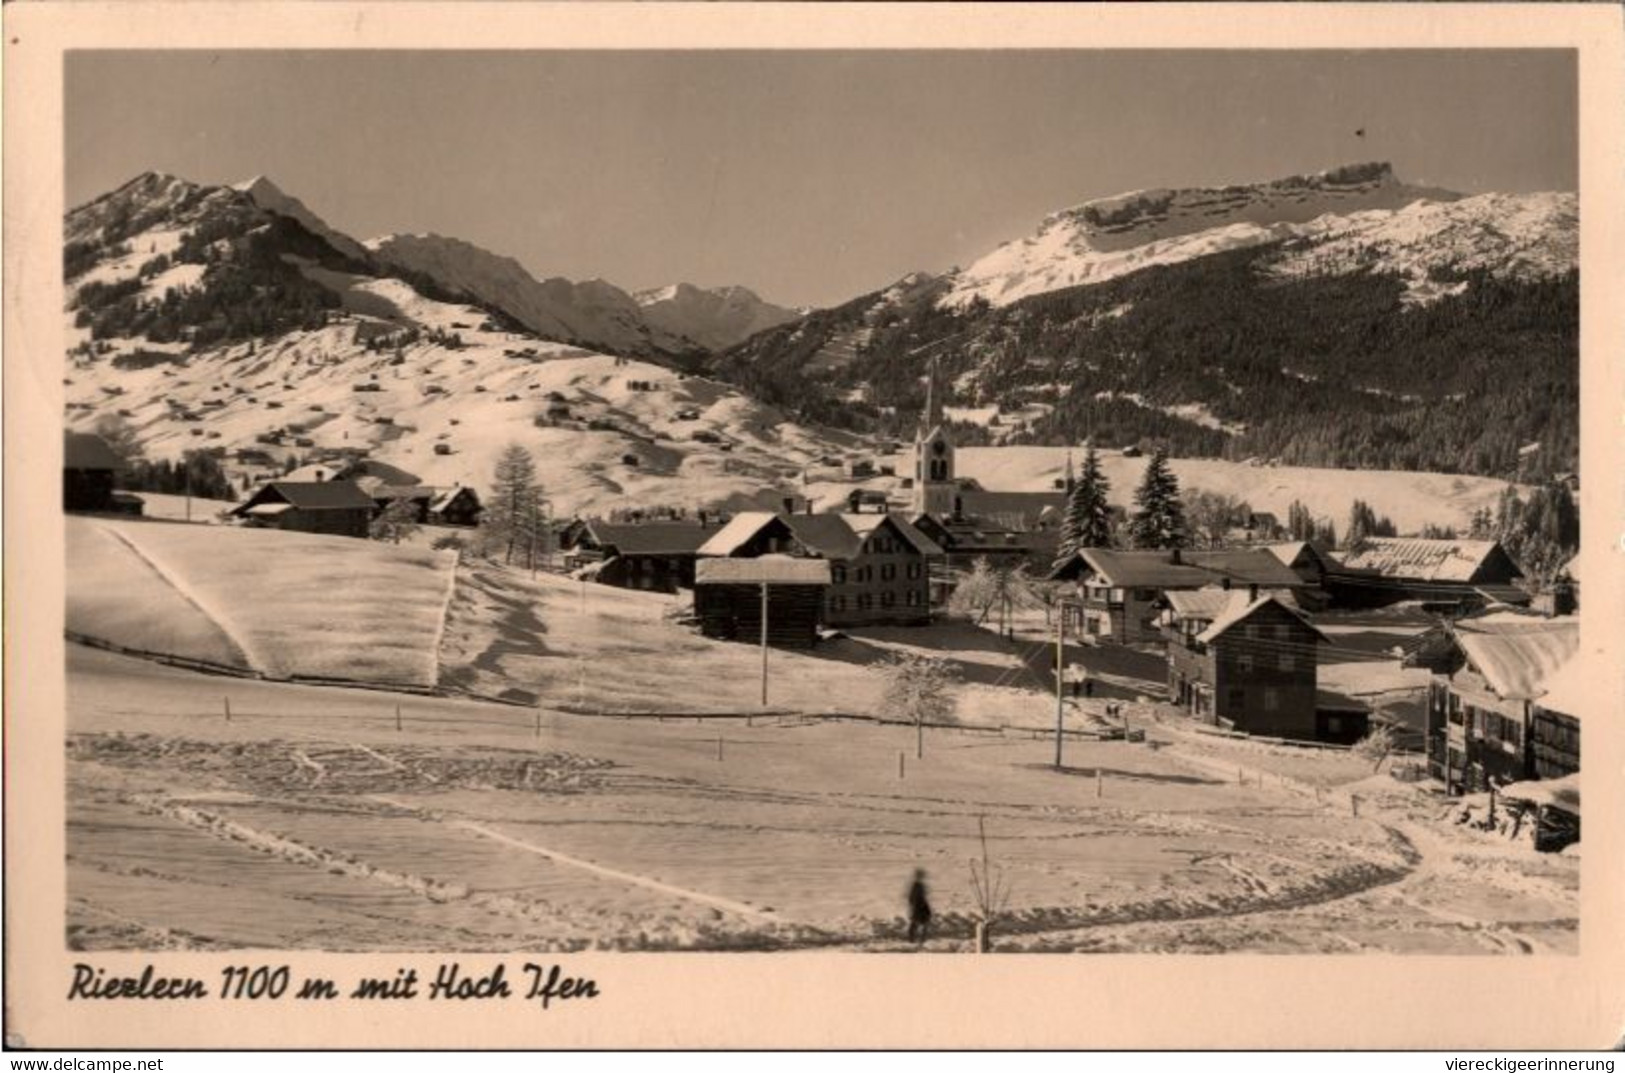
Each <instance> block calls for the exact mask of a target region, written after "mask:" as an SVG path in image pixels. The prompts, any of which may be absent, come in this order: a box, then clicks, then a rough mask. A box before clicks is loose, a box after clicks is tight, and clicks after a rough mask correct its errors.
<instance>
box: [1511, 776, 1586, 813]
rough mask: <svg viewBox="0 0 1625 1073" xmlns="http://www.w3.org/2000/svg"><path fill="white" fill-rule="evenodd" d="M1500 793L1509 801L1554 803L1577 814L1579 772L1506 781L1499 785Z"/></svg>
mask: <svg viewBox="0 0 1625 1073" xmlns="http://www.w3.org/2000/svg"><path fill="white" fill-rule="evenodd" d="M1500 795H1501V797H1503V798H1505V799H1507V800H1509V801H1527V802H1529V803H1530V804H1531V805H1556V806H1557V807H1558V808H1560V809H1563V810H1564V811H1567V812H1572V813H1574V814H1575V815H1579V812H1580V773H1579V772H1578V771H1576V772H1574V773H1573V774H1570V775H1564V776H1563V777H1562V778H1561V779H1526V780H1524V781H1522V782H1514V783H1508V784H1507V785H1506V786H1503V787H1501V789H1500Z"/></svg>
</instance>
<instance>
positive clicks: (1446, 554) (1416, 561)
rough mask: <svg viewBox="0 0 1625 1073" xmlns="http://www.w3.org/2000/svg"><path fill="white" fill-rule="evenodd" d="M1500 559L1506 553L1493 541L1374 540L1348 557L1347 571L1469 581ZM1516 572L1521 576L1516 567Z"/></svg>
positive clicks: (1394, 576)
mask: <svg viewBox="0 0 1625 1073" xmlns="http://www.w3.org/2000/svg"><path fill="white" fill-rule="evenodd" d="M1496 556H1500V557H1503V558H1505V557H1506V552H1505V550H1503V549H1502V547H1501V545H1500V544H1498V543H1497V542H1495V541H1493V540H1430V539H1422V538H1419V537H1416V538H1413V537H1405V538H1397V537H1370V538H1368V539H1366V540H1363V541H1361V542H1360V544H1359V545H1358V546H1357V547H1355V548H1353V549H1351V550H1350V551H1348V552H1347V553H1345V554H1344V556H1343V568H1344V569H1345V570H1348V571H1353V572H1357V573H1368V574H1376V575H1379V576H1381V577H1385V578H1395V579H1405V580H1412V581H1456V582H1465V581H1471V580H1473V578H1474V576H1475V575H1476V574H1477V573H1478V572H1479V571H1480V570H1481V569H1483V568H1484V566H1485V565H1486V564H1487V563H1489V562H1490V560H1491V559H1492V558H1494V557H1496ZM1508 561H1510V559H1509V560H1508ZM1513 571H1514V573H1515V575H1518V574H1521V572H1520V571H1518V570H1517V567H1516V565H1515V564H1514V566H1513Z"/></svg>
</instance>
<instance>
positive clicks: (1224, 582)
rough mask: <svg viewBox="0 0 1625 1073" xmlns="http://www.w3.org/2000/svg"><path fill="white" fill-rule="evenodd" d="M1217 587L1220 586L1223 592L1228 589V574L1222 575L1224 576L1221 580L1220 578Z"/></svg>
mask: <svg viewBox="0 0 1625 1073" xmlns="http://www.w3.org/2000/svg"><path fill="white" fill-rule="evenodd" d="M1219 587H1220V588H1222V589H1223V590H1224V591H1225V592H1229V591H1230V575H1229V574H1226V575H1225V576H1224V578H1223V579H1222V580H1220V582H1219Z"/></svg>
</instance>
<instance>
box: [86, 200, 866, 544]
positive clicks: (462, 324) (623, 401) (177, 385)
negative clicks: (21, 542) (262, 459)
mask: <svg viewBox="0 0 1625 1073" xmlns="http://www.w3.org/2000/svg"><path fill="white" fill-rule="evenodd" d="M247 185H248V189H246V190H245V189H235V188H230V187H200V186H196V185H194V184H189V183H185V182H184V181H182V180H177V179H174V178H172V177H169V176H161V175H156V174H153V175H148V176H143V177H141V178H140V179H138V180H137V181H135V182H134V183H131V184H127V185H126V186H125V187H122V188H120V190H119V191H115V192H114V194H112V195H109V196H107V197H104V198H100V199H97V200H96V201H94V202H91V203H90V204H88V205H86V206H83V207H81V208H79V209H76V210H74V211H73V212H71V213H70V214H69V217H68V219H67V221H66V230H67V233H68V235H69V236H70V241H72V242H74V243H75V244H76V245H75V246H73V247H72V248H71V250H70V253H71V257H72V259H71V268H70V280H69V285H68V290H67V297H68V308H67V310H66V316H67V320H68V335H69V339H68V343H69V356H68V363H67V368H66V370H65V377H64V381H65V384H64V388H65V394H66V397H67V415H66V416H67V424H68V426H69V427H70V428H74V429H90V428H93V427H94V426H95V425H96V424H97V422H98V421H101V420H104V419H108V418H118V419H120V420H122V421H124V422H125V423H127V424H128V425H129V426H130V428H131V429H132V431H133V432H134V435H135V437H136V439H137V441H138V442H139V443H140V445H141V446H142V448H143V449H144V450H145V451H146V452H147V454H148V455H149V456H150V457H153V458H164V457H168V458H176V457H179V456H180V455H181V454H182V453H183V452H184V451H186V450H191V449H197V448H208V449H214V450H217V451H218V452H219V453H220V454H222V456H223V457H224V459H225V461H226V465H227V468H228V471H230V472H232V473H233V474H234V476H235V477H236V478H237V479H239V480H240V479H242V478H243V477H245V476H250V477H253V476H268V475H271V474H273V473H276V472H279V471H280V468H281V466H282V465H284V464H285V463H286V461H287V460H288V459H290V458H294V459H298V458H302V457H308V456H310V455H311V454H313V453H315V452H317V451H320V450H322V449H339V448H363V449H366V450H367V451H368V452H369V453H370V454H371V456H372V457H374V458H376V459H379V460H382V461H386V462H390V463H393V464H395V465H398V466H400V467H401V468H403V469H406V470H408V471H409V472H412V473H415V474H417V475H419V476H420V477H422V478H423V479H424V480H425V481H426V482H428V483H431V484H440V485H450V484H454V483H463V484H470V485H473V486H475V487H476V488H484V487H486V486H487V485H488V483H489V480H490V474H491V472H492V469H493V468H494V464H495V460H496V457H497V455H498V454H499V453H500V452H501V450H502V449H503V447H504V446H506V445H507V444H508V443H511V442H512V443H520V444H522V445H524V446H526V447H528V448H530V449H531V451H532V453H533V454H534V455H535V456H536V459H537V463H538V475H539V477H540V479H541V481H542V483H543V485H544V487H545V489H546V491H547V493H548V495H549V497H550V498H551V501H552V505H553V509H554V510H555V511H556V512H558V513H561V514H569V513H576V512H598V511H603V512H607V511H609V510H612V509H615V508H620V507H640V506H641V507H654V506H674V507H683V508H687V509H695V508H699V507H717V506H722V507H730V508H735V509H737V508H741V507H745V506H750V505H769V504H773V505H776V504H777V503H778V502H779V501H780V500H781V498H782V497H783V496H784V495H788V494H791V493H792V492H794V491H796V490H797V489H798V488H799V478H800V473H801V467H802V466H804V465H806V464H807V463H808V462H810V461H812V460H814V459H817V458H819V457H822V456H825V455H827V454H830V453H831V452H840V451H842V450H844V449H850V448H851V447H853V446H855V444H856V441H855V439H854V438H853V437H850V436H847V435H844V434H841V433H823V432H819V431H816V430H810V429H806V428H803V427H801V426H798V425H797V424H795V423H794V422H792V421H790V420H788V419H787V418H786V417H785V415H784V414H782V413H781V412H779V411H778V410H776V409H773V408H771V407H767V406H763V405H761V404H758V403H756V402H754V401H752V400H751V399H749V398H747V397H746V396H744V395H743V394H741V393H740V392H739V391H737V390H735V389H733V388H731V387H729V386H727V385H724V384H721V383H718V382H715V381H712V380H708V379H705V378H703V377H697V376H685V375H683V374H680V373H677V372H675V371H673V370H672V369H670V368H668V367H665V366H662V365H659V364H655V363H652V362H645V361H640V360H637V359H634V358H627V357H623V356H610V355H606V354H601V353H596V352H594V351H592V350H588V349H582V348H579V347H575V346H571V345H569V344H566V343H560V342H554V341H548V340H544V339H542V338H539V337H538V336H537V335H534V334H531V333H527V332H523V331H518V330H509V329H508V327H507V326H505V325H504V324H503V323H501V322H500V321H499V319H498V318H494V317H492V316H491V314H490V312H489V311H488V308H482V307H481V306H476V305H467V304H462V303H458V302H447V301H441V300H438V299H436V298H431V297H427V296H425V295H424V294H422V293H420V291H419V290H418V289H417V288H416V287H414V286H413V285H412V284H411V283H409V282H407V281H405V280H403V279H399V278H394V277H392V276H389V275H387V274H374V273H381V272H383V271H384V270H382V269H380V268H379V267H378V266H377V265H376V264H375V263H374V262H373V261H372V259H371V258H370V257H369V258H368V260H367V261H366V262H360V261H358V260H351V259H349V258H347V257H346V256H345V255H344V253H343V252H342V251H341V250H338V249H336V248H335V246H334V243H333V240H331V239H328V238H326V236H324V235H323V234H322V233H321V231H320V230H318V229H320V228H323V227H325V225H323V224H322V223H321V221H320V220H319V219H318V218H316V217H314V216H313V215H309V214H308V210H303V207H302V206H299V205H297V203H294V202H292V199H287V200H282V199H281V198H279V197H278V196H277V195H278V194H279V193H280V192H279V191H275V187H274V186H271V185H270V184H268V183H260V182H256V183H253V184H247ZM272 206H275V207H274V208H273V207H272ZM283 208H288V209H290V210H291V211H292V212H293V213H295V214H297V215H293V216H291V217H286V218H285V217H283V216H282V215H281V210H282V209H283ZM288 219H292V220H296V221H298V223H297V224H289V223H288V222H287V220H288ZM278 220H281V221H282V222H281V223H278ZM279 228H281V229H282V230H278V229H279ZM289 228H291V230H288V229H289ZM338 238H339V239H340V240H342V236H338ZM205 239H207V241H205ZM363 252H364V253H365V252H366V251H363ZM486 257H487V258H489V255H486ZM516 267H517V266H516ZM92 284H94V286H92ZM604 286H606V287H607V285H604ZM267 288H274V289H275V291H276V294H278V295H282V296H284V297H281V298H273V299H272V300H271V301H270V302H269V303H268V305H267V306H266V307H264V308H261V307H257V306H254V305H253V303H254V302H256V301H259V300H260V298H261V297H262V295H261V292H263V291H265V290H266V289H267ZM448 289H449V288H448ZM608 289H609V290H614V289H613V288H608ZM616 293H621V294H622V295H623V297H624V292H616ZM625 301H626V302H627V304H628V305H630V306H631V309H632V310H633V312H634V313H635V312H636V310H637V307H636V305H635V303H632V302H631V299H630V298H626V299H625ZM298 302H303V303H305V304H304V305H302V306H301V305H297V303H298ZM609 304H611V305H612V304H613V303H609ZM284 308H297V309H298V311H299V312H300V314H301V315H302V316H308V317H310V318H312V319H311V323H310V324H306V325H303V326H300V324H301V322H298V321H295V322H293V323H294V324H295V326H294V327H293V328H291V329H289V328H288V327H287V322H283V323H281V324H279V325H278V328H277V330H275V331H259V330H255V329H256V326H257V325H258V324H259V323H260V321H259V320H258V319H256V318H259V317H261V316H265V315H267V314H266V312H265V309H273V310H283V309H284ZM222 325H225V327H223V326H222ZM206 329H207V330H208V331H209V332H212V333H213V334H211V335H205V330H206ZM204 339H206V340H207V341H205V342H202V343H201V345H200V340H204ZM244 449H247V450H249V451H260V452H264V453H265V454H266V455H268V456H269V457H270V459H271V460H272V464H271V465H269V466H267V465H263V464H258V463H248V464H245V463H243V462H241V461H240V460H239V459H238V452H239V451H241V450H244Z"/></svg>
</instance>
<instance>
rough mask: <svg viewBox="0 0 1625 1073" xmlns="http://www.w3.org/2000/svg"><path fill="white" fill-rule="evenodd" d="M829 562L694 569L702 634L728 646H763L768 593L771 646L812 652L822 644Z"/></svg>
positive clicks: (788, 560)
mask: <svg viewBox="0 0 1625 1073" xmlns="http://www.w3.org/2000/svg"><path fill="white" fill-rule="evenodd" d="M829 583H830V570H829V563H828V562H826V561H824V560H822V559H800V558H795V557H793V556H789V555H761V556H758V557H756V558H753V559H722V558H704V559H701V560H700V561H699V562H698V563H697V564H696V566H695V570H694V613H695V614H696V616H698V618H699V620H700V632H701V633H703V634H705V636H707V637H713V638H716V639H717V640H722V641H751V642H754V641H759V640H760V639H761V635H762V604H763V598H762V594H763V591H764V589H765V591H766V593H767V599H766V604H767V642H768V644H770V645H772V646H774V647H777V648H811V647H812V646H813V645H814V644H815V643H816V642H817V640H818V623H819V617H820V612H821V610H822V608H823V606H824V590H825V589H826V588H828V586H829Z"/></svg>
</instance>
